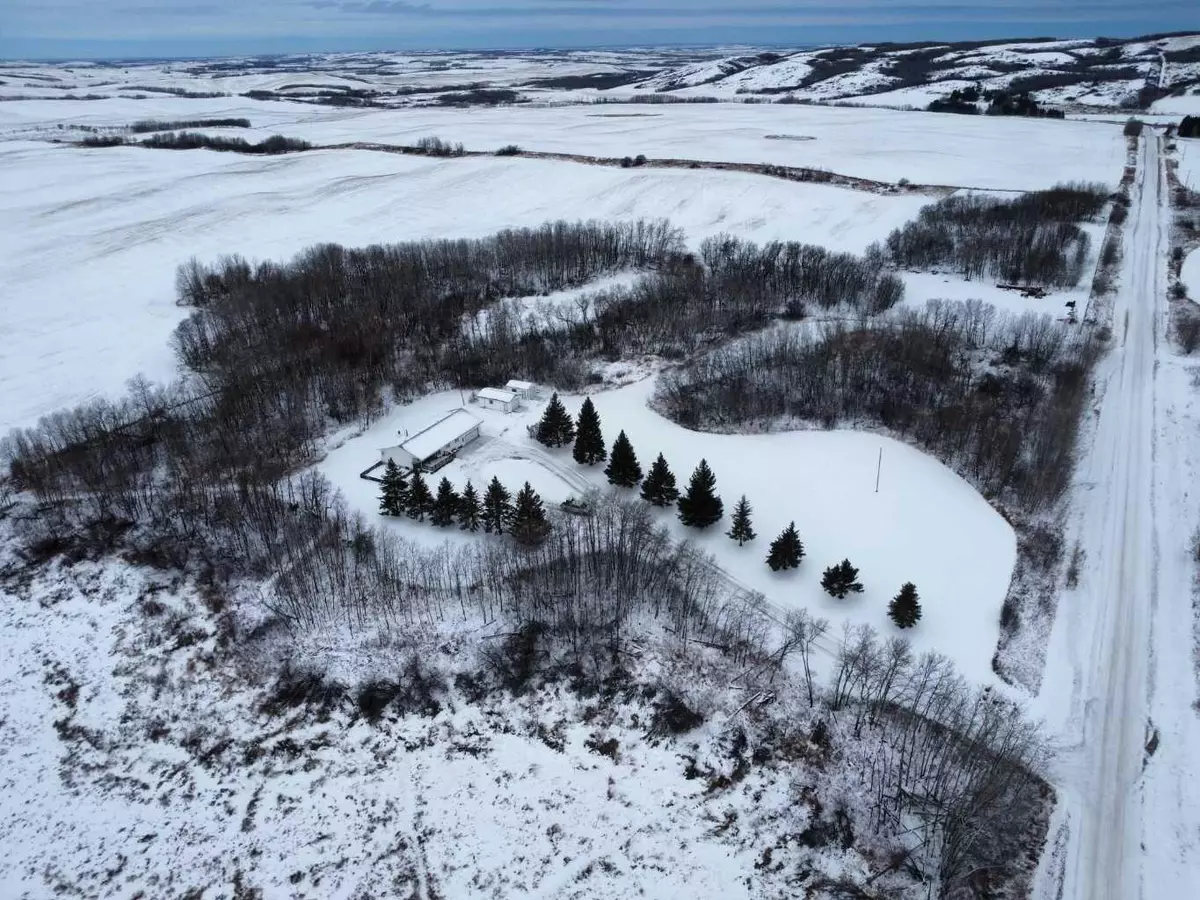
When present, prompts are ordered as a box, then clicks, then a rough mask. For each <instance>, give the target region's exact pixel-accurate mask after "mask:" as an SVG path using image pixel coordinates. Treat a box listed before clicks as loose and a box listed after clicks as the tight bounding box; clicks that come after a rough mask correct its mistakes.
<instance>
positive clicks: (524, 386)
mask: <svg viewBox="0 0 1200 900" xmlns="http://www.w3.org/2000/svg"><path fill="white" fill-rule="evenodd" d="M504 389H505V390H506V391H512V393H514V394H516V395H517V396H518V397H519V398H520V399H522V400H528V399H529V398H530V397H532V396H533V384H532V383H531V382H528V381H517V379H515V378H514V379H512V380H511V381H510V382H509V383H508V384H506V385H505V386H504Z"/></svg>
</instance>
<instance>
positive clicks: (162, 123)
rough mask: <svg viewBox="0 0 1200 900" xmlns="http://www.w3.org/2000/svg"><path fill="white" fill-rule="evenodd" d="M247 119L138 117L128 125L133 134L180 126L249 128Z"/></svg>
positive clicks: (173, 128)
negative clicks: (163, 118) (137, 119)
mask: <svg viewBox="0 0 1200 900" xmlns="http://www.w3.org/2000/svg"><path fill="white" fill-rule="evenodd" d="M249 127H250V120H249V119H173V120H169V121H168V120H162V119H140V120H139V121H137V122H134V123H133V124H132V125H130V126H129V130H130V131H131V132H132V133H133V134H146V133H148V132H151V131H175V130H178V129H180V128H249Z"/></svg>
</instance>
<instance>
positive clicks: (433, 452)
mask: <svg viewBox="0 0 1200 900" xmlns="http://www.w3.org/2000/svg"><path fill="white" fill-rule="evenodd" d="M478 437H479V420H478V419H477V418H475V417H474V416H473V415H471V414H470V413H469V412H467V411H466V410H465V409H456V410H454V411H453V412H451V413H447V414H446V415H444V416H442V418H440V419H438V420H437V421H436V422H434V423H433V424H432V425H429V426H428V427H426V428H423V429H422V430H420V431H418V432H417V433H416V434H414V435H413V436H412V437H410V438H407V439H406V440H405V441H404V442H403V443H401V444H398V445H396V446H395V447H384V448H383V450H381V451H380V457H381V458H382V459H383V461H384V462H386V461H387V460H389V459H390V460H392V461H393V462H395V463H396V465H398V466H400V467H401V468H402V469H411V468H412V467H413V466H414V465H418V464H419V465H420V466H421V467H422V468H426V469H432V468H434V467H436V464H437V463H438V462H440V461H441V460H442V459H449V458H450V457H451V456H453V455H454V454H455V453H457V452H458V451H459V450H461V449H462V448H463V447H465V446H467V444H469V443H471V442H472V441H474V440H476V439H477V438H478Z"/></svg>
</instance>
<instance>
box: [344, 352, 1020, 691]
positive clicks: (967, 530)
mask: <svg viewBox="0 0 1200 900" xmlns="http://www.w3.org/2000/svg"><path fill="white" fill-rule="evenodd" d="M630 374H631V375H632V374H633V373H632V372H631V373H630ZM653 386H654V378H653V377H649V378H642V379H641V380H639V381H636V382H634V383H632V384H629V385H626V386H624V387H620V388H618V389H615V390H606V391H601V392H598V393H594V394H592V395H591V396H592V401H593V403H594V404H595V406H596V409H597V411H598V412H599V414H600V418H601V421H602V423H603V425H604V434H605V439H606V441H607V442H608V444H609V445H610V446H611V443H612V440H613V438H615V437H616V434H617V432H618V431H619V430H621V429H624V430H625V432H626V434H627V435H628V436H629V439H630V441H632V443H633V446H634V449H635V450H636V451H637V453H638V458H639V461H640V462H641V464H642V468H643V471H646V470H648V469H649V466H650V463H652V462H653V461H654V458H655V456H657V454H658V453H660V452H661V453H663V455H664V456H665V457H666V459H667V462H668V463H669V464H670V466H671V469H672V471H673V472H674V473H675V477H676V479H677V481H678V482H679V486H680V489H681V490H682V489H683V488H684V487H686V484H687V479H688V477H689V476H690V474H691V472H692V469H693V468H695V466H696V464H697V463H699V462H700V459H701V458H704V459H707V460H708V463H709V465H710V466H711V467H712V469H713V472H714V473H715V474H716V476H717V490H718V492H719V493H720V494H721V496H722V498H723V500H724V502H725V510H726V518H725V519H724V520H723V521H722V522H721V523H720V525H719V527H718V526H714V527H713V528H710V529H708V530H707V531H706V532H698V531H696V530H695V529H688V528H684V527H683V526H682V525H681V524H679V523H678V521H677V520H676V519H675V516H674V511H673V510H672V511H664V512H662V513H660V514H659V518H660V519H661V520H662V522H663V523H665V524H668V525H669V526H670V529H671V532H672V534H673V535H674V536H675V537H676V538H678V539H682V538H691V539H694V540H696V541H697V542H698V543H699V545H700V546H701V547H703V548H704V549H705V550H706V551H708V552H710V553H712V554H714V555H715V556H716V559H717V562H718V564H719V565H720V566H721V567H722V568H723V569H724V570H726V571H727V572H728V573H729V574H730V575H731V576H732V577H733V578H734V579H735V580H736V581H737V582H738V583H740V584H742V585H744V586H746V587H749V588H751V589H753V590H756V591H760V592H762V593H763V594H764V595H765V596H766V597H767V598H768V600H769V601H770V602H771V603H772V604H773V605H774V606H775V607H777V608H779V609H792V608H801V607H803V608H807V609H808V610H809V611H810V612H812V613H813V614H814V615H820V616H824V617H827V618H829V619H830V620H831V621H832V622H834V623H835V630H838V628H839V624H840V623H841V622H853V623H859V622H862V623H866V624H869V625H871V626H872V627H874V628H876V629H878V630H879V631H881V632H883V633H887V634H892V633H898V632H897V631H896V629H895V627H894V626H892V625H891V623H890V622H889V620H888V619H887V604H888V601H889V600H891V598H892V597H893V596H894V595H895V593H896V592H897V591H898V590H899V589H900V585H902V584H903V583H904V582H906V581H912V582H914V583H915V584H916V585H917V588H918V590H919V591H920V593H921V603H922V606H923V607H924V610H925V613H924V618H923V619H922V620H921V622H920V624H919V625H918V626H917V627H916V628H915V629H913V630H912V631H910V632H908V633H907V634H906V637H909V638H910V639H911V640H912V642H913V645H914V647H916V648H918V649H920V650H926V649H929V650H937V651H938V652H940V653H943V654H945V655H947V656H950V657H951V658H952V659H953V660H954V661H955V664H956V665H957V666H958V668H959V669H960V671H962V672H963V674H964V675H966V676H967V677H968V678H970V679H971V680H972V681H974V682H977V683H989V684H990V683H994V682H995V676H994V675H993V673H992V670H991V664H990V663H991V656H992V651H993V650H994V648H995V644H996V639H997V636H998V631H997V622H998V621H999V614H1000V606H1001V603H1002V602H1003V600H1004V595H1005V592H1006V591H1007V589H1008V582H1009V578H1010V576H1011V574H1012V568H1013V563H1014V560H1015V558H1016V542H1015V538H1014V535H1013V531H1012V528H1011V527H1010V526H1009V525H1008V524H1007V523H1006V522H1005V521H1004V519H1003V518H1001V517H1000V515H999V514H998V513H996V512H995V510H993V509H992V508H991V507H990V506H989V505H988V504H987V503H986V502H985V501H984V500H983V498H982V497H980V496H979V494H978V492H977V491H975V489H974V488H972V487H971V486H970V485H968V484H967V483H966V482H965V481H963V480H962V479H961V478H959V477H958V476H957V475H955V474H954V473H953V472H951V471H950V470H949V469H947V468H946V467H945V466H943V465H942V464H941V463H939V462H937V461H936V460H934V459H933V458H932V457H930V456H927V455H925V454H923V453H921V452H919V451H917V450H914V449H912V448H911V447H908V446H907V445H905V444H901V443H898V442H896V441H893V440H889V439H887V438H881V437H878V436H875V435H871V434H866V433H861V432H853V431H800V432H788V433H780V434H762V435H722V434H706V433H699V432H693V431H688V430H686V429H684V428H681V427H679V426H677V425H675V424H674V423H672V422H670V421H668V420H666V419H664V418H663V417H662V416H660V415H658V414H657V413H655V412H654V411H653V410H651V409H649V408H647V405H646V401H647V400H648V399H649V397H650V395H651V393H652V391H653ZM462 399H463V398H462V397H460V395H459V394H458V393H457V392H453V393H442V394H434V395H430V396H428V397H424V398H422V399H421V400H419V401H417V402H416V403H414V404H411V405H408V406H403V407H399V408H397V409H396V410H394V411H393V412H392V413H391V414H390V415H388V416H385V417H384V418H383V419H381V420H380V421H378V422H376V423H375V424H373V425H372V426H371V427H370V429H368V430H367V431H366V432H365V433H363V434H362V435H361V436H358V437H355V438H353V439H350V440H347V441H346V442H345V443H344V444H342V445H341V446H340V447H338V448H337V449H336V450H334V451H333V452H332V453H330V454H329V456H328V457H327V458H326V459H325V460H324V462H322V463H321V464H320V469H321V471H323V472H324V473H325V474H326V475H327V476H328V477H329V478H330V480H331V481H333V483H334V484H335V485H336V486H337V487H338V488H340V489H341V490H342V492H343V493H344V495H345V496H346V498H347V499H348V500H349V502H350V503H351V505H352V507H354V508H356V509H358V510H359V511H361V512H362V513H363V514H364V515H365V516H367V517H368V519H370V520H372V521H381V522H384V523H386V525H387V527H389V528H394V529H396V530H397V531H398V532H399V533H400V534H402V535H403V536H405V537H407V538H411V539H414V540H418V541H421V542H433V543H440V542H441V541H443V540H446V539H449V540H454V541H472V540H479V538H478V536H470V535H467V534H463V533H460V532H458V531H457V530H454V531H449V532H447V531H443V530H442V529H437V528H434V527H432V526H431V525H429V524H427V523H416V522H412V521H409V520H407V519H404V520H391V519H383V518H381V517H379V515H378V511H379V486H378V485H377V484H376V483H375V482H372V481H368V480H364V479H361V478H359V477H358V473H359V472H361V471H362V470H363V469H365V468H367V467H368V466H369V465H371V464H372V463H373V462H375V461H376V460H378V459H379V450H380V448H382V447H385V446H390V445H392V444H394V443H395V440H394V438H395V437H396V435H397V433H398V432H400V431H402V430H407V431H408V432H409V433H415V432H416V431H417V430H418V429H420V428H421V427H423V426H424V425H425V424H428V423H429V422H431V421H433V420H435V419H437V418H439V417H440V416H441V415H443V414H444V413H445V412H447V411H448V410H449V409H452V408H456V407H459V406H460V405H461V403H462ZM563 399H564V403H565V405H566V407H567V409H568V411H569V412H570V413H571V414H572V415H573V416H574V415H577V414H578V410H579V406H580V404H581V403H582V402H583V400H582V397H564V398H563ZM467 408H468V409H469V410H471V412H472V413H474V414H475V415H477V416H478V417H479V418H480V419H481V420H483V428H482V432H483V437H482V438H481V439H480V440H479V441H478V442H476V443H475V444H473V445H472V446H470V447H469V448H467V450H465V451H464V452H463V454H462V455H461V456H460V458H459V459H457V460H456V461H454V462H452V463H451V464H450V465H448V466H446V467H445V468H444V469H442V470H441V471H440V472H438V473H436V474H435V475H433V476H429V481H430V486H431V488H436V486H437V481H439V480H440V479H441V478H442V477H443V476H444V477H447V478H449V479H450V481H451V482H452V483H453V484H454V485H455V487H456V488H460V489H461V488H462V487H463V486H464V485H465V484H466V481H467V479H471V480H472V481H473V483H474V484H475V486H476V487H477V488H480V489H481V488H482V487H483V486H485V485H486V483H487V482H488V481H490V480H491V479H492V477H493V476H496V477H499V478H500V480H501V481H502V482H503V483H505V485H506V486H507V487H508V488H509V489H510V490H511V491H513V492H514V493H515V492H516V490H518V489H519V488H520V487H521V484H522V483H523V482H524V481H526V480H528V481H529V482H530V484H531V485H532V486H533V487H534V489H535V490H537V491H538V492H539V493H541V494H542V497H543V499H544V500H545V501H546V502H547V503H559V502H561V501H563V500H565V499H566V498H567V497H569V496H572V495H579V494H581V493H582V492H583V491H585V490H587V489H588V488H589V487H590V486H596V487H601V488H602V489H605V490H607V489H608V484H607V480H606V479H605V477H604V474H603V466H596V467H593V468H589V467H585V466H579V465H577V464H576V463H575V462H574V460H572V458H571V455H570V451H569V450H547V449H545V448H543V447H542V446H541V445H540V444H537V443H536V442H535V441H533V440H532V439H531V438H529V436H528V435H527V433H526V426H527V425H529V424H532V423H534V422H536V421H537V419H538V418H539V417H540V415H541V411H542V409H543V408H544V403H538V404H534V405H531V406H530V407H529V408H527V409H525V410H522V411H521V412H519V413H515V414H512V415H505V414H503V413H499V412H492V411H489V410H481V409H479V407H478V406H475V405H468V406H467ZM881 450H882V451H883V464H882V471H881V477H880V483H879V492H878V493H876V492H875V476H876V468H877V463H878V461H879V454H880V451H881ZM376 474H378V473H376ZM742 494H745V495H746V497H747V499H748V500H749V501H750V503H751V505H752V506H753V507H754V509H755V514H754V526H755V530H756V531H757V533H758V539H757V540H756V541H754V542H753V543H751V544H747V545H746V546H745V547H740V548H739V547H738V546H737V545H735V544H734V543H733V542H732V541H731V540H730V539H729V538H728V537H726V536H725V535H724V532H725V531H726V530H728V528H729V513H731V512H732V509H733V506H734V504H735V503H736V502H737V500H738V498H739V497H740V496H741V495H742ZM793 520H794V521H795V522H796V527H797V529H798V530H799V532H800V536H801V538H802V540H803V541H804V543H805V549H806V551H807V556H806V557H805V560H804V562H803V564H802V565H801V568H800V569H799V570H798V571H797V572H794V573H773V572H771V570H770V569H769V568H768V567H767V566H766V564H765V562H764V560H765V559H766V553H767V546H768V544H769V543H770V541H771V540H772V539H774V537H775V536H776V535H777V534H778V533H779V532H780V531H782V530H783V529H784V528H785V527H786V526H787V524H788V523H789V522H790V521H793ZM843 557H848V558H849V559H850V560H851V562H853V563H854V564H855V565H856V566H858V567H859V568H860V570H861V580H862V582H863V584H864V586H865V588H866V589H865V591H864V593H862V594H860V595H857V596H855V597H852V598H850V599H848V600H844V601H839V600H834V599H833V598H831V597H829V596H828V595H827V594H826V593H825V592H824V591H823V590H821V587H820V579H821V573H822V572H823V571H824V569H825V567H826V566H829V565H833V564H834V563H837V562H840V561H841V560H842V558H843Z"/></svg>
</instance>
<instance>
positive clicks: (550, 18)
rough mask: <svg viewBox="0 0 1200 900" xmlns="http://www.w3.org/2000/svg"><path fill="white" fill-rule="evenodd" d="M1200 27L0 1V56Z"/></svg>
mask: <svg viewBox="0 0 1200 900" xmlns="http://www.w3.org/2000/svg"><path fill="white" fill-rule="evenodd" d="M1183 30H1200V2H1197V0H1146V2H1141V3H1133V2H1130V0H1040V2H1039V0H977V2H970V0H842V2H838V0H791V2H781V0H744V2H740V3H739V2H736V0H700V2H685V0H254V2H246V0H0V58H8V59H13V58H63V57H91V58H97V57H100V58H102V57H108V58H120V57H134V56H150V57H171V56H220V55H235V54H236V55H242V54H260V53H288V52H309V51H354V50H391V49H395V50H435V49H482V48H489V49H525V48H535V47H563V48H567V47H570V48H575V47H597V46H610V47H611V46H632V45H642V46H645V45H659V44H680V45H712V44H783V45H787V44H791V45H796V44H826V43H856V42H860V41H880V40H892V41H912V40H970V39H987V38H999V37H1016V36H1045V35H1054V36H1059V37H1095V36H1098V35H1107V36H1112V37H1119V36H1128V35H1136V34H1146V33H1150V32H1159V31H1183Z"/></svg>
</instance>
